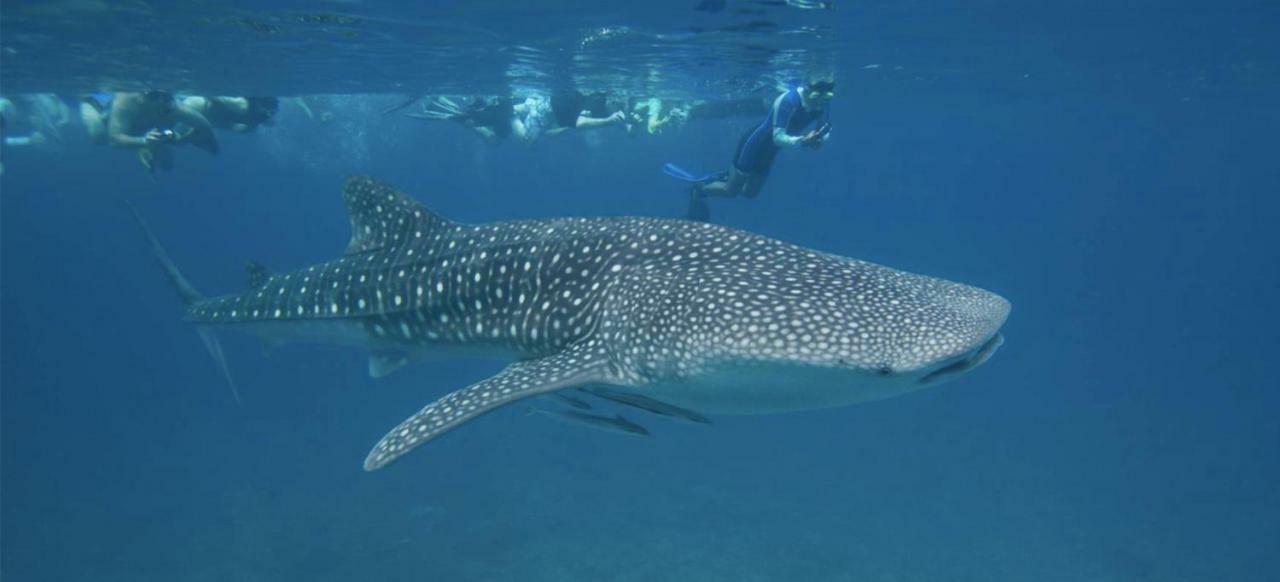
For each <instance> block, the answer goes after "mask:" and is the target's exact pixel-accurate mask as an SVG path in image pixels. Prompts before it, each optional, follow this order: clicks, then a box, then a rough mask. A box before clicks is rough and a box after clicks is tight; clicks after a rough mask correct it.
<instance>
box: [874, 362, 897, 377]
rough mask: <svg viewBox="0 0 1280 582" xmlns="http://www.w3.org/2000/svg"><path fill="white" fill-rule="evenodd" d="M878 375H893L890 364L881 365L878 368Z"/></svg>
mask: <svg viewBox="0 0 1280 582" xmlns="http://www.w3.org/2000/svg"><path fill="white" fill-rule="evenodd" d="M876 373H877V374H879V375H881V376H888V375H889V374H892V373H893V368H892V367H891V366H889V364H880V366H879V367H877V368H876Z"/></svg>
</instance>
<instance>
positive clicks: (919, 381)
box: [148, 177, 1009, 471]
mask: <svg viewBox="0 0 1280 582" xmlns="http://www.w3.org/2000/svg"><path fill="white" fill-rule="evenodd" d="M343 197H344V200H345V202H346V205H347V209H348V211H349V212H350V215H351V228H352V235H351V241H350V242H349V243H348V245H347V253H346V255H345V256H343V257H340V258H338V259H334V260H332V261H329V262H326V263H321V264H318V265H313V266H310V267H306V268H303V269H300V270H298V271H294V272H291V273H286V274H275V275H270V276H268V277H266V279H265V280H264V281H260V282H259V285H258V286H257V287H255V288H252V289H250V290H248V291H245V292H243V293H239V294H235V295H225V296H220V297H209V298H206V297H204V296H203V295H201V294H200V293H199V292H197V291H196V290H195V288H194V287H192V286H191V284H190V283H188V282H187V281H186V279H184V278H183V277H182V275H181V274H180V273H179V272H178V270H177V268H176V267H175V266H174V265H173V263H172V261H170V260H169V258H168V256H167V255H166V254H165V253H164V251H163V250H162V249H160V247H159V244H158V242H156V241H155V238H154V237H151V236H150V234H149V233H148V237H149V239H150V240H151V242H152V245H153V248H154V251H155V254H156V256H157V258H158V259H159V260H160V262H161V264H162V265H163V267H164V269H165V272H166V273H167V274H168V276H169V278H170V279H171V280H172V281H173V283H174V285H175V286H176V287H177V288H178V291H179V295H180V296H181V297H182V299H183V301H184V302H185V303H186V319H187V320H189V321H191V322H193V323H196V324H198V326H199V328H200V330H201V335H202V337H203V338H205V343H206V345H207V346H208V348H209V350H210V351H211V353H213V354H214V356H215V358H216V359H218V361H219V363H220V364H222V369H223V372H224V374H225V372H226V367H225V362H223V358H222V357H221V356H222V354H221V350H220V348H219V346H218V343H217V341H216V339H215V338H214V336H213V334H212V333H211V330H212V329H215V328H219V327H225V328H242V329H246V330H249V331H252V332H255V333H258V334H261V335H263V336H265V337H267V338H268V339H269V340H274V341H287V340H306V341H325V342H331V343H335V344H343V345H351V346H359V347H363V348H366V349H369V350H371V351H372V353H373V356H372V357H371V358H370V361H369V371H370V373H371V374H372V375H373V376H382V375H384V374H387V373H390V372H391V371H393V370H395V369H397V368H399V367H400V366H402V365H404V364H406V363H408V362H409V361H411V360H413V359H414V358H415V357H417V356H419V355H421V354H423V353H424V352H427V351H431V350H438V349H445V348H454V349H466V350H468V351H471V352H475V351H477V350H479V351H486V352H490V353H494V354H499V355H503V356H506V357H510V358H512V359H513V360H514V362H513V363H512V364H511V365H509V366H507V368H506V369H504V370H503V371H501V372H499V373H497V374H496V375H494V376H492V377H490V378H488V379H485V380H482V381H480V382H477V383H475V384H473V385H471V386H468V387H466V388H462V389H461V390H457V391H455V392H453V393H451V394H448V395H446V396H444V397H443V398H440V399H439V400H437V401H435V402H433V403H431V404H429V405H427V406H426V407H425V408H423V409H422V410H420V411H418V412H417V413H416V414H414V415H413V416H410V417H409V418H408V419H406V420H405V421H404V422H402V423H400V425H399V426H397V427H395V428H394V429H392V430H391V432H389V433H387V435H386V436H384V437H383V438H382V440H381V441H379V442H378V444H377V445H376V446H374V448H373V450H372V451H371V452H370V453H369V455H368V457H367V458H366V459H365V463H364V467H365V469H366V470H369V471H372V470H375V469H378V468H381V467H383V466H386V465H387V464H388V463H390V462H392V461H394V460H395V459H397V458H399V457H400V456H402V455H404V454H405V453H407V452H408V451H409V450H411V449H413V448H414V447H417V446H418V445H421V444H422V443H424V442H427V441H428V440H431V439H433V438H435V437H437V436H439V435H441V434H443V433H444V432H446V431H449V430H451V429H453V428H454V427H457V426H459V425H461V424H463V423H465V422H467V421H469V420H471V419H473V418H476V417H477V416H480V415H482V414H484V413H486V412H489V411H491V410H493V409H495V408H497V407H499V406H502V405H504V404H508V403H510V402H513V401H516V400H519V399H522V398H527V397H530V396H535V395H538V394H544V393H549V392H555V391H558V390H563V389H566V388H578V387H582V386H586V385H593V384H604V385H609V386H613V387H616V388H619V389H623V390H626V391H629V392H634V393H637V394H643V395H645V396H648V397H650V398H653V399H655V400H660V401H663V402H669V403H672V404H674V405H676V406H680V407H685V408H689V409H693V410H700V411H704V412H707V413H726V414H752V413H770V412H780V411H790V410H803V409H813V408H824V407H832V406H843V405H848V404H854V403H858V402H866V401H869V400H877V399H881V398H888V397H891V396H896V395H899V394H903V393H906V392H910V391H913V390H917V389H920V388H923V387H925V386H931V385H935V384H937V383H939V382H941V381H943V380H946V379H949V378H953V377H955V376H957V375H959V374H961V373H964V372H967V371H969V370H971V369H973V368H974V367H976V366H978V365H979V364H981V363H982V362H984V361H985V360H986V359H987V358H988V357H989V356H990V355H991V354H992V353H993V352H994V351H995V349H996V348H997V347H998V346H999V345H1000V342H1001V341H1002V339H1001V336H1000V335H999V329H1000V327H1001V325H1003V324H1004V321H1005V319H1006V317H1007V316H1008V314H1009V303H1008V302H1007V301H1005V300H1004V299H1003V298H1002V297H1000V296H998V295H996V294H994V293H990V292H987V291H984V290H982V289H978V288H975V287H970V286H968V285H962V284H959V283H952V282H949V281H945V280H942V279H936V278H933V277H927V276H923V275H915V274H911V273H906V272H903V271H898V270H894V269H890V268H888V267H883V266H880V265H876V264H873V263H868V262H865V261H860V260H856V259H851V258H846V257H841V256H836V255H832V254H828V253H823V252H819V251H814V250H810V249H806V248H803V247H799V246H796V245H792V244H787V243H784V242H781V241H777V240H773V239H770V238H766V237H763V236H758V235H754V234H750V233H747V232H742V231H739V230H734V229H730V228H726V227H723V226H718V225H713V224H704V223H695V222H686V221H683V220H668V219H659V218H627V217H618V218H554V219H545V220H524V221H513V222H497V223H490V224H461V223H457V222H453V221H450V220H447V219H445V218H443V217H441V216H439V215H436V214H435V213H433V212H431V211H430V210H427V209H426V208H425V207H423V206H422V205H421V204H419V203H417V202H416V201H414V200H413V199H411V198H409V197H408V196H406V195H404V194H402V193H400V192H398V191H396V190H395V189H394V188H392V187H390V186H388V185H386V184H383V183H380V182H377V181H375V180H373V179H370V178H367V177H353V178H351V179H349V180H347V183H346V185H345V186H344V188H343ZM227 378H228V380H230V375H229V374H227Z"/></svg>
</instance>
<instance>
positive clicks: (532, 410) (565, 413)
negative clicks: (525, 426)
mask: <svg viewBox="0 0 1280 582" xmlns="http://www.w3.org/2000/svg"><path fill="white" fill-rule="evenodd" d="M525 414H542V415H545V416H549V417H551V418H554V419H556V420H559V421H561V422H566V423H569V424H574V425H578V426H585V427H587V428H593V429H596V430H602V431H605V432H616V433H619V434H638V435H641V436H649V431H648V430H646V429H645V428H644V427H643V426H640V425H638V424H636V423H634V422H631V421H630V420H627V419H626V417H624V416H622V415H621V414H615V415H613V416H611V417H610V416H604V415H602V414H592V413H590V412H582V411H579V410H569V409H562V410H544V409H541V408H537V407H534V406H530V407H529V410H528V412H526V413H525Z"/></svg>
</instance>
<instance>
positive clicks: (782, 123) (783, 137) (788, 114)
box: [771, 91, 800, 147]
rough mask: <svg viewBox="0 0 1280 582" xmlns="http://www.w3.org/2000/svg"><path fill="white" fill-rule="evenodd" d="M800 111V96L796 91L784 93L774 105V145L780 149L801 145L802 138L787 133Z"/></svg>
mask: <svg viewBox="0 0 1280 582" xmlns="http://www.w3.org/2000/svg"><path fill="white" fill-rule="evenodd" d="M799 109H800V95H799V94H798V93H796V92H794V91H788V92H786V93H784V94H783V95H782V96H781V97H779V98H778V100H777V101H775V102H774V103H773V111H772V112H771V113H772V114H773V144H774V145H776V146H778V147H792V146H796V145H800V136H796V135H791V134H789V133H787V126H788V125H790V124H791V118H792V117H793V116H795V114H796V111H798V110H799Z"/></svg>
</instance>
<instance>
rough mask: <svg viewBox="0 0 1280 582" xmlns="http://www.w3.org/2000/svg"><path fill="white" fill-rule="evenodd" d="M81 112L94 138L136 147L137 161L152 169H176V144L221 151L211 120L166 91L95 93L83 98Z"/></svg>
mask: <svg viewBox="0 0 1280 582" xmlns="http://www.w3.org/2000/svg"><path fill="white" fill-rule="evenodd" d="M80 112H81V116H82V118H83V120H84V122H85V127H86V128H87V129H88V130H89V135H90V137H91V138H93V139H95V140H100V141H101V143H107V144H110V145H113V146H116V147H123V148H134V149H137V150H138V161H140V162H142V165H143V166H144V167H146V168H147V170H148V171H151V172H154V171H155V169H156V168H157V167H159V168H160V169H163V170H171V169H173V150H172V147H171V146H174V145H193V146H195V147H198V148H200V149H202V150H205V151H207V152H209V153H211V154H214V155H217V154H218V152H219V151H220V148H219V146H218V141H217V138H215V137H214V135H213V125H212V124H210V123H209V120H208V119H206V118H205V117H204V116H203V115H201V114H200V113H199V112H197V111H195V110H193V109H191V108H190V107H187V106H186V105H183V104H181V103H179V102H178V101H177V100H176V99H175V98H174V96H173V94H172V93H168V92H166V91H157V90H149V91H144V92H141V93H116V94H114V95H112V96H110V98H109V100H104V99H103V98H102V96H100V95H93V96H90V97H87V98H85V99H83V100H82V105H81V108H80Z"/></svg>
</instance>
